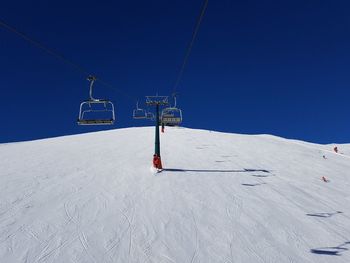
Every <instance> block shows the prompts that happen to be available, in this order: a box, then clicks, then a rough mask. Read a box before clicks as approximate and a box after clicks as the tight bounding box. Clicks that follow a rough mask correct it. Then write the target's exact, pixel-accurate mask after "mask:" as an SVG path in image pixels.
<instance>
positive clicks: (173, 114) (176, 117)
mask: <svg viewBox="0 0 350 263" xmlns="http://www.w3.org/2000/svg"><path fill="white" fill-rule="evenodd" d="M174 101H175V104H174V106H173V107H168V108H165V109H163V111H162V114H161V121H162V123H163V124H164V125H166V126H179V125H180V124H181V123H182V110H181V109H179V108H177V107H176V97H174Z"/></svg>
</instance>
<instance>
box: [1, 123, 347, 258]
mask: <svg viewBox="0 0 350 263" xmlns="http://www.w3.org/2000/svg"><path fill="white" fill-rule="evenodd" d="M334 146H335V145H318V144H312V143H307V142H302V141H296V140H288V139H283V138H280V137H276V136H271V135H238V134H228V133H220V132H214V131H207V130H194V129H187V128H166V129H165V133H164V134H161V154H162V162H163V166H164V168H165V169H164V170H163V171H162V172H161V173H152V172H151V169H150V167H151V163H152V155H153V151H154V128H153V127H142V128H128V129H117V130H112V131H104V132H97V133H87V134H83V135H75V136H65V137H58V138H51V139H45V140H37V141H29V142H21V143H8V144H0V169H1V170H0V262H4V263H12V262H16V263H17V262H27V263H31V262H33V263H36V262H64V263H67V262H72V263H73V262H75V263H76V262H84V263H85V262H93V263H97V262H98V263H100V262H108V263H109V262H110V263H112V262H113V263H115V262H122V263H124V262H156V263H159V262H164V263H174V262H179V263H183V262H188V263H193V262H223V263H236V262H243V263H250V262H251V263H259V262H266V263H270V262H276V263H284V262H296V263H299V262H302V263H304V262H305V263H307V262H317V263H318V262H320V263H322V262H324V263H329V262H344V263H348V262H350V145H344V144H343V145H337V147H338V149H339V151H338V153H335V152H334V151H333V147H334ZM324 179H326V181H324Z"/></svg>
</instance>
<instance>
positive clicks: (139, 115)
mask: <svg viewBox="0 0 350 263" xmlns="http://www.w3.org/2000/svg"><path fill="white" fill-rule="evenodd" d="M132 117H133V118H134V119H147V112H146V111H145V110H144V109H141V108H139V102H137V103H136V109H134V110H133V113H132Z"/></svg>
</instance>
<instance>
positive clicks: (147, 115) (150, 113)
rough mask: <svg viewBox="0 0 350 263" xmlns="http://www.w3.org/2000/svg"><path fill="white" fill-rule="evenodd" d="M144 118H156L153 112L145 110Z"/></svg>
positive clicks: (152, 119)
mask: <svg viewBox="0 0 350 263" xmlns="http://www.w3.org/2000/svg"><path fill="white" fill-rule="evenodd" d="M146 119H148V120H151V121H154V120H155V119H156V117H155V116H154V114H153V112H150V111H148V112H146Z"/></svg>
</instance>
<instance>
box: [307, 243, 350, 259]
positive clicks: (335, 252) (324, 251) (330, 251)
mask: <svg viewBox="0 0 350 263" xmlns="http://www.w3.org/2000/svg"><path fill="white" fill-rule="evenodd" d="M348 245H350V242H345V243H343V244H340V245H339V246H336V247H322V248H313V249H310V252H311V253H314V254H318V255H328V256H341V253H343V252H345V251H347V250H349V249H348V248H346V247H345V246H348Z"/></svg>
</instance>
